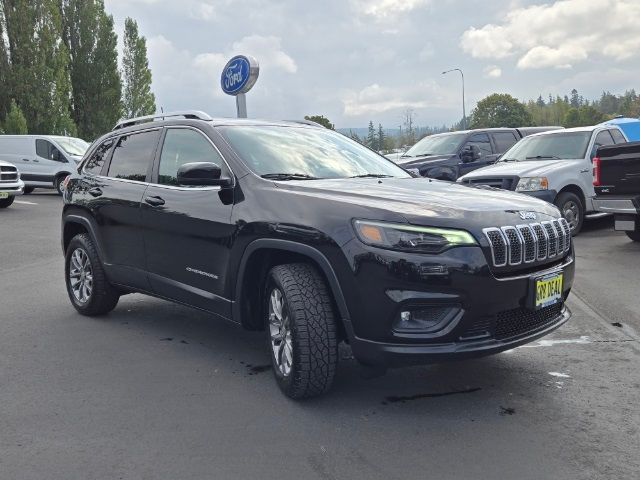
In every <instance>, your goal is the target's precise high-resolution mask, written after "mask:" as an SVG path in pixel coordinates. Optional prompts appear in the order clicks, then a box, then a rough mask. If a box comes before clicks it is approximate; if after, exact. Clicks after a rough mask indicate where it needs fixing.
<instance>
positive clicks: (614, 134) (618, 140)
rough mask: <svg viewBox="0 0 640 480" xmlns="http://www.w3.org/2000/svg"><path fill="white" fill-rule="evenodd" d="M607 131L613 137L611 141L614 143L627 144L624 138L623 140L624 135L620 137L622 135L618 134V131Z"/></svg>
mask: <svg viewBox="0 0 640 480" xmlns="http://www.w3.org/2000/svg"><path fill="white" fill-rule="evenodd" d="M609 131H610V132H611V136H612V137H613V140H614V141H615V142H616V143H627V139H626V138H624V135H622V133H621V132H620V130H616V129H615V128H614V129H611V130H609Z"/></svg>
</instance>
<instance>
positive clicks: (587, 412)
mask: <svg viewBox="0 0 640 480" xmlns="http://www.w3.org/2000/svg"><path fill="white" fill-rule="evenodd" d="M60 211H61V199H60V198H59V197H57V196H55V195H53V194H50V193H46V192H44V193H36V194H34V195H30V196H24V197H21V198H19V199H18V201H16V202H15V203H14V205H13V206H11V207H10V208H8V209H6V210H3V211H0V246H1V247H0V271H1V273H2V281H1V282H0V319H1V321H0V332H1V335H0V478H1V479H3V480H4V479H21V480H28V479H43V478H47V479H65V480H71V479H83V480H84V479H118V478H122V479H232V478H234V479H235V478H237V479H248V478H260V479H271V478H279V479H289V478H291V479H300V478H305V479H306V478H310V479H313V478H317V479H343V478H367V479H368V480H374V479H414V478H416V479H417V478H421V479H425V478H430V479H431V478H433V479H457V478H473V479H512V478H521V479H603V478H616V479H623V478H624V479H631V478H638V476H639V475H640V473H639V472H640V455H639V454H638V452H640V407H639V406H638V398H640V368H639V367H640V341H639V340H640V336H639V333H640V295H639V294H638V284H639V280H640V244H633V243H632V242H630V241H629V240H628V239H627V237H626V236H625V235H624V234H621V233H617V232H614V231H613V230H612V220H611V219H610V218H604V219H600V220H593V221H589V222H587V224H586V227H585V231H584V232H583V233H582V234H581V235H580V236H579V237H577V238H576V239H575V243H576V249H577V262H578V263H577V271H576V274H577V277H576V280H575V287H574V290H573V293H572V295H571V297H570V301H569V305H570V308H571V309H572V311H573V313H574V316H573V318H572V320H571V321H570V322H569V323H568V324H566V325H565V326H563V327H561V328H560V329H559V330H557V331H556V332H554V333H553V334H552V335H550V336H549V337H546V338H544V339H543V340H541V341H538V342H535V343H533V344H530V345H527V346H524V347H521V348H518V349H516V350H513V351H510V352H506V353H503V354H500V355H497V356H493V357H488V358H484V359H480V360H473V361H464V362H456V363H449V364H442V365H432V366H427V367H414V368H407V369H401V370H393V371H390V372H389V373H387V375H385V376H383V377H379V378H375V379H368V380H367V379H364V378H363V377H362V376H361V375H360V371H359V369H358V367H357V365H356V364H355V362H354V361H353V360H352V359H350V358H349V354H348V353H349V352H348V350H347V349H344V350H343V351H342V352H341V353H342V356H343V357H344V358H343V360H342V362H341V363H340V366H339V370H338V375H337V379H336V382H335V385H334V388H333V390H332V392H331V393H330V394H329V395H326V396H324V397H321V398H317V399H313V400H311V401H306V402H302V403H296V402H294V401H291V400H288V399H287V398H285V397H284V396H283V395H282V394H281V393H280V391H279V390H278V388H277V386H276V383H275V382H274V381H273V379H272V374H271V372H270V371H269V367H268V362H269V358H268V356H267V351H266V348H265V347H264V340H263V337H262V334H259V333H250V332H245V331H243V330H241V329H240V328H238V327H236V326H234V325H232V324H228V323H222V322H220V321H216V320H215V319H214V318H212V317H209V316H207V315H205V314H203V313H200V312H197V311H194V310H190V309H187V308H183V307H180V306H175V305H172V304H169V303H167V302H164V301H161V300H156V299H152V298H148V297H143V296H141V295H130V296H126V297H123V298H122V299H121V301H120V303H119V305H118V307H117V308H116V310H115V311H114V312H113V313H111V314H109V315H108V316H106V317H102V318H85V317H81V316H80V315H79V314H77V313H76V312H75V310H74V309H73V308H72V307H71V304H70V303H69V301H68V299H67V295H66V292H65V288H64V280H63V259H62V254H61V250H60V241H59V229H60Z"/></svg>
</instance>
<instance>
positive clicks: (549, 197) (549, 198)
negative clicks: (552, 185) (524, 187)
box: [516, 190, 558, 203]
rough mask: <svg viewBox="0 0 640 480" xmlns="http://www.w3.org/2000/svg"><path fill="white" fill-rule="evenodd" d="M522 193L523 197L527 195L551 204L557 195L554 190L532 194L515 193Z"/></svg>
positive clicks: (535, 191) (537, 191)
mask: <svg viewBox="0 0 640 480" xmlns="http://www.w3.org/2000/svg"><path fill="white" fill-rule="evenodd" d="M516 193H523V194H524V195H529V196H530V197H535V198H539V199H540V200H544V201H545V202H549V203H553V202H554V200H555V199H556V196H557V195H558V192H556V191H555V190H534V191H532V192H516Z"/></svg>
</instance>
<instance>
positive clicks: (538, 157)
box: [525, 155, 561, 160]
mask: <svg viewBox="0 0 640 480" xmlns="http://www.w3.org/2000/svg"><path fill="white" fill-rule="evenodd" d="M546 158H551V159H553V160H561V158H560V157H556V156H555V155H536V156H535V157H527V158H526V159H525V160H544V159H546Z"/></svg>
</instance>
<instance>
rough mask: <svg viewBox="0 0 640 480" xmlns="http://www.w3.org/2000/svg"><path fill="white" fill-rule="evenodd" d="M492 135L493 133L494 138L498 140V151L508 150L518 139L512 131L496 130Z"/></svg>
mask: <svg viewBox="0 0 640 480" xmlns="http://www.w3.org/2000/svg"><path fill="white" fill-rule="evenodd" d="M491 135H493V140H494V141H495V142H496V148H497V149H498V152H497V153H504V152H506V151H507V150H509V149H510V148H511V147H513V146H514V145H515V144H516V142H517V141H518V139H517V138H516V136H515V135H514V134H513V133H512V132H495V133H492V134H491Z"/></svg>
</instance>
